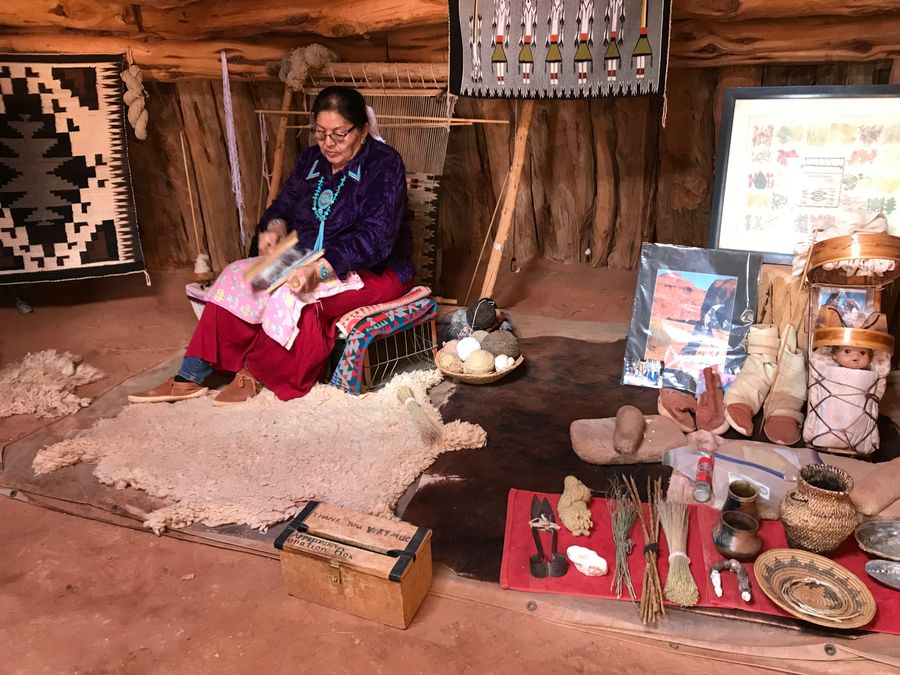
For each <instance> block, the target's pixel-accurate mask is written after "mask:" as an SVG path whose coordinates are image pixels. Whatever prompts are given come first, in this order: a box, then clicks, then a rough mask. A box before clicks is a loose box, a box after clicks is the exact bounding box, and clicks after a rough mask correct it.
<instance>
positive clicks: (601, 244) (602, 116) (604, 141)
mask: <svg viewBox="0 0 900 675" xmlns="http://www.w3.org/2000/svg"><path fill="white" fill-rule="evenodd" d="M613 105H615V102H614V101H612V100H600V99H594V100H592V101H591V102H590V112H591V124H592V126H593V129H592V135H593V140H594V142H593V144H592V145H593V147H594V177H595V186H594V190H595V194H594V217H593V221H592V223H591V265H592V266H593V267H598V266H600V265H606V262H607V260H609V253H610V251H611V250H612V236H613V229H614V228H615V224H616V218H617V216H618V209H619V206H618V203H617V201H616V191H617V183H618V178H617V175H618V167H617V166H616V158H615V149H616V125H615V122H614V121H613V118H612V106H613Z"/></svg>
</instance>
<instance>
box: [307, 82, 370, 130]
mask: <svg viewBox="0 0 900 675" xmlns="http://www.w3.org/2000/svg"><path fill="white" fill-rule="evenodd" d="M326 110H333V111H334V112H336V113H338V114H339V115H340V116H341V117H343V118H344V119H345V120H347V121H348V122H350V124H352V125H353V128H354V129H362V128H363V127H364V126H365V125H366V122H368V121H369V118H368V116H367V115H366V99H365V98H363V95H362V94H360V93H359V92H358V91H357V90H356V89H354V88H353V87H325V88H324V89H323V90H322V91H320V92H319V95H318V96H316V100H315V101H313V106H312V114H313V118H316V117H318V115H319V113H320V112H324V111H326Z"/></svg>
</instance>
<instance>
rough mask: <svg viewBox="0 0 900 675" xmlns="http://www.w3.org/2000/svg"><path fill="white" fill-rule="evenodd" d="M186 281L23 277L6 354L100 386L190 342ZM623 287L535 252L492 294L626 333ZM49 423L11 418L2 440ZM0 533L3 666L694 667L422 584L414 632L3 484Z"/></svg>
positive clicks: (629, 283)
mask: <svg viewBox="0 0 900 675" xmlns="http://www.w3.org/2000/svg"><path fill="white" fill-rule="evenodd" d="M189 278H190V274H189V272H187V271H184V272H168V273H157V274H154V276H153V285H152V286H150V287H147V286H146V285H145V284H144V281H143V278H142V277H139V276H133V277H121V278H116V279H106V280H100V281H83V282H71V283H68V284H44V285H40V286H36V287H32V288H31V289H29V290H28V295H27V297H28V300H29V301H31V302H32V303H33V304H34V306H35V311H34V313H32V314H29V315H24V316H23V315H19V314H17V312H16V311H15V309H14V308H13V307H12V303H11V301H7V302H6V303H5V304H4V305H3V306H2V307H0V321H2V323H3V326H4V330H3V333H2V335H0V365H2V364H6V363H9V362H11V361H14V360H16V359H19V358H20V357H22V356H23V355H24V354H25V353H26V352H28V351H37V350H40V349H47V348H51V347H52V348H54V349H57V350H60V351H62V350H69V351H72V352H75V353H78V354H81V355H82V356H84V358H85V360H86V361H87V362H88V363H91V364H93V365H95V366H97V367H99V368H101V369H103V370H104V371H105V372H106V373H107V377H106V378H105V379H103V380H101V381H99V382H97V383H95V384H93V385H90V386H88V387H84V388H82V390H81V393H82V394H84V395H89V396H96V395H99V394H101V393H102V392H104V391H106V390H108V389H110V388H112V387H113V386H115V385H117V384H119V383H120V382H122V381H123V380H125V379H127V378H128V377H130V376H132V375H134V374H136V373H138V372H141V371H144V370H146V369H148V368H150V367H152V366H153V365H156V364H158V363H160V362H162V361H164V360H166V359H168V358H171V356H172V355H173V353H176V352H177V351H178V350H180V349H182V348H183V346H184V344H185V343H186V341H187V339H188V337H189V336H190V332H191V330H192V327H193V325H194V323H195V317H194V315H193V313H192V311H191V309H190V306H189V305H188V303H187V302H186V301H185V300H184V296H183V288H184V283H185V282H186V281H188V280H189ZM633 286H634V275H633V274H631V273H619V272H610V271H609V270H603V269H600V270H594V269H592V268H590V267H589V266H587V265H575V266H572V265H568V266H567V265H558V264H554V263H551V262H548V261H539V262H536V263H533V264H532V265H526V266H525V267H524V268H523V270H522V271H521V272H519V273H518V274H515V275H513V274H512V273H509V272H508V271H507V272H505V273H504V274H503V275H501V278H500V282H499V284H498V288H497V293H496V296H497V298H498V300H499V301H500V302H501V304H502V305H503V306H504V307H507V308H510V309H511V310H512V311H513V313H514V316H515V317H517V318H519V319H521V320H522V322H524V323H525V324H527V325H528V326H529V327H530V330H533V331H537V332H540V330H541V327H542V326H543V327H545V328H547V327H549V328H551V329H552V328H553V326H552V324H553V323H554V322H555V323H556V325H557V327H558V326H559V325H560V324H561V323H562V324H565V323H566V322H570V321H571V322H579V325H580V326H581V328H582V329H584V330H585V331H586V332H587V333H596V332H597V330H595V328H597V327H600V329H603V328H604V327H605V328H609V327H610V326H616V327H617V330H622V328H623V325H624V323H625V322H627V320H628V318H629V316H630V306H631V300H630V298H631V293H632V291H633ZM538 319H539V320H538ZM529 322H530V323H529ZM548 322H549V323H548ZM600 329H598V330H600ZM44 423H45V422H44V421H42V420H36V419H33V418H31V417H29V416H18V417H14V418H7V419H4V420H2V421H0V443H2V444H6V443H8V442H9V441H11V440H13V439H16V438H20V437H22V436H23V435H25V434H27V433H29V432H31V431H33V430H35V429H37V428H40V427H41V426H42V425H43V424H44ZM0 542H2V544H0V547H2V551H3V556H2V559H3V564H2V566H0V589H2V590H0V613H2V615H3V616H4V617H5V619H4V621H2V622H0V663H2V664H3V667H2V669H0V670H2V671H3V672H12V673H33V672H78V673H106V672H163V671H165V672H173V671H175V672H185V671H191V672H208V671H213V670H214V671H216V672H246V671H247V670H248V669H249V668H254V669H256V670H259V671H261V672H282V671H285V672H287V671H294V672H296V671H303V670H312V669H315V670H316V671H318V672H325V673H329V672H362V671H366V672H382V671H397V670H399V671H400V672H424V671H429V672H468V671H471V672H541V673H563V672H589V671H595V670H598V669H601V668H604V667H606V668H609V667H610V666H613V669H614V670H627V671H628V672H648V673H650V672H661V673H663V672H664V673H680V672H685V673H687V672H696V671H697V662H696V660H695V658H694V657H690V656H688V655H679V654H678V653H677V652H675V651H659V650H652V649H651V650H648V649H647V648H646V647H642V646H636V645H633V644H630V643H628V642H624V641H620V640H618V639H615V638H606V637H598V636H596V635H591V634H589V633H585V632H581V631H578V630H574V629H572V628H566V627H563V626H560V625H556V624H554V623H549V622H546V621H542V620H540V619H538V618H534V617H530V616H527V615H522V614H517V613H511V612H509V611H508V610H505V609H503V608H498V607H489V606H484V605H480V604H475V603H472V602H465V601H459V600H452V599H448V598H438V597H433V596H429V597H428V598H427V599H426V601H425V604H424V605H423V607H422V610H421V611H420V613H419V615H418V616H417V618H416V620H415V621H414V623H413V625H412V626H411V627H410V628H409V630H407V631H399V630H395V629H391V628H386V627H382V626H380V625H377V624H373V623H370V622H367V621H364V620H361V619H356V618H354V617H351V616H348V615H346V614H342V613H338V612H335V611H332V610H328V609H325V608H322V607H318V606H316V605H312V604H309V603H306V602H304V601H301V600H298V599H295V598H291V597H289V596H288V595H287V594H286V593H285V591H284V588H283V586H282V580H281V572H280V569H279V567H278V564H277V563H276V562H274V561H271V560H267V559H263V558H259V557H256V556H252V555H248V554H244V553H236V552H231V551H224V550H219V549H215V548H211V547H207V546H202V545H198V544H191V543H185V542H180V541H176V540H173V539H170V538H157V537H155V536H153V535H151V534H148V533H143V532H138V531H133V530H128V529H124V528H118V527H114V526H111V525H106V524H100V523H96V522H92V521H89V520H84V519H80V518H76V517H73V516H67V515H63V514H59V513H54V512H51V511H47V510H44V509H40V508H36V507H33V506H30V505H25V504H22V503H19V502H15V501H13V500H9V499H4V500H2V501H0ZM731 670H733V671H734V672H741V670H740V669H737V670H735V669H734V668H732V669H731Z"/></svg>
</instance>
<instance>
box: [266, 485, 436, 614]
mask: <svg viewBox="0 0 900 675" xmlns="http://www.w3.org/2000/svg"><path fill="white" fill-rule="evenodd" d="M275 547H276V548H278V549H279V550H280V551H281V570H282V572H283V573H284V582H285V585H286V586H287V590H288V593H290V594H291V595H294V596H296V597H298V598H302V599H304V600H309V601H311V602H315V603H318V604H320V605H325V606H326V607H332V608H334V609H340V610H343V611H345V612H349V613H350V614H355V615H357V616H361V617H363V618H365V619H371V620H373V621H379V622H381V623H385V624H388V625H389V626H396V627H397V628H406V627H407V626H408V625H409V623H410V621H412V619H413V616H415V613H416V610H418V609H419V605H421V604H422V600H423V599H424V598H425V594H426V593H427V592H428V588H429V586H431V530H429V529H427V528H424V527H416V526H415V525H410V524H409V523H403V522H395V521H393V520H387V519H386V518H379V517H377V516H369V515H366V514H363V513H356V512H354V511H347V510H346V509H341V508H338V507H336V506H332V505H330V504H325V503H323V502H316V501H311V502H309V503H308V504H307V505H306V506H305V507H304V508H303V510H302V511H300V513H298V514H297V516H296V517H295V518H294V519H293V520H292V521H291V522H290V523H289V524H288V525H287V527H285V529H284V531H283V532H282V533H281V534H280V535H278V538H277V539H276V540H275Z"/></svg>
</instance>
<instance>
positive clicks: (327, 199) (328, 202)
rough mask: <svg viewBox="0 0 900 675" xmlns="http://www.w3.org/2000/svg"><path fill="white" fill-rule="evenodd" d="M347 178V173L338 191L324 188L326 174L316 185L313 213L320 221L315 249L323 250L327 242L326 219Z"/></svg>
mask: <svg viewBox="0 0 900 675" xmlns="http://www.w3.org/2000/svg"><path fill="white" fill-rule="evenodd" d="M346 180H347V174H344V177H343V178H341V182H340V183H339V184H338V188H337V192H332V190H331V189H330V188H329V189H328V190H324V191H323V190H322V184H323V183H324V182H325V176H322V177H321V178H319V184H318V185H317V186H316V194H315V195H313V206H312V212H313V215H314V216H315V217H316V218H317V219H318V221H319V236H318V237H316V245H315V247H313V250H314V251H321V250H322V246H323V245H324V243H325V221H326V220H328V214H329V213H331V207H332V206H334V203H335V202H336V201H337V199H338V197H339V196H340V194H341V188H343V187H344V181H346Z"/></svg>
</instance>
